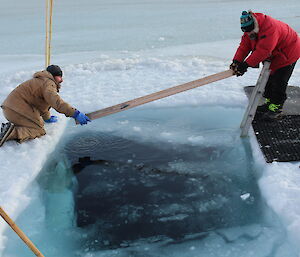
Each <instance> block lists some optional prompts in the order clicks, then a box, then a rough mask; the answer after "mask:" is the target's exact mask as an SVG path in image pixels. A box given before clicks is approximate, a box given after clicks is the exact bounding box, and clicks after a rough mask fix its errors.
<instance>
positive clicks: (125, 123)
mask: <svg viewBox="0 0 300 257" xmlns="http://www.w3.org/2000/svg"><path fill="white" fill-rule="evenodd" d="M128 123H129V121H128V120H122V121H119V124H121V125H127V124H128Z"/></svg>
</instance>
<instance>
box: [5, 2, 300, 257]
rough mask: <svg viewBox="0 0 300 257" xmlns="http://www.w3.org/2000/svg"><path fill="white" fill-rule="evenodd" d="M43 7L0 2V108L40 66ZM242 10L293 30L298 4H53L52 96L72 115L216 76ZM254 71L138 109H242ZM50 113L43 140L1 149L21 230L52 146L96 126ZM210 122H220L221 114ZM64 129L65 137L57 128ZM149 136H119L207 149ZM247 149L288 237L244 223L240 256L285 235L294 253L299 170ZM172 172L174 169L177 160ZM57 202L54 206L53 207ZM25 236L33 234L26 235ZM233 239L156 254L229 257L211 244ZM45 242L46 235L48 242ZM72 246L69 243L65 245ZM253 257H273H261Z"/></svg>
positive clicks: (215, 236)
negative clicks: (248, 245) (54, 119)
mask: <svg viewBox="0 0 300 257" xmlns="http://www.w3.org/2000/svg"><path fill="white" fill-rule="evenodd" d="M44 9H45V6H44V3H43V2H41V1H38V2H37V1H33V0H28V1H21V0H11V1H2V2H1V8H0V21H1V24H2V26H1V27H0V34H1V39H0V79H1V91H0V102H2V101H3V100H4V99H5V97H6V96H7V95H8V94H9V92H10V91H11V90H12V89H13V88H15V87H16V86H17V85H18V84H19V83H21V82H23V81H24V80H27V79H29V78H30V77H31V76H32V74H33V73H34V72H35V71H37V70H40V69H43V65H44V56H43V53H44V13H45V10H44ZM248 9H252V10H253V11H260V12H265V13H266V14H269V15H271V16H273V17H274V18H278V19H281V20H283V21H285V22H287V23H289V24H290V25H291V26H292V27H294V28H295V29H296V30H297V32H298V33H300V23H299V19H300V18H299V10H300V2H299V1H298V0H288V1H286V4H284V6H283V5H282V1H279V0H272V1H271V0H268V1H264V2H261V1H257V0H253V1H251V2H241V1H228V0H218V1H204V0H201V1H196V0H188V1H179V0H163V1H161V0H160V1H159V0H155V1H146V0H145V1H133V0H113V1H106V0H103V1H97V0H90V1H88V2H87V1H71V0H65V1H57V2H55V1H54V24H53V29H54V31H53V45H52V47H53V48H52V62H53V63H56V64H59V65H61V66H62V68H63V70H64V74H65V76H64V83H63V84H62V90H61V96H62V97H63V98H64V99H65V100H66V101H68V102H69V103H71V104H72V105H74V106H75V107H76V108H78V109H79V110H81V111H83V112H91V111H94V110H97V109H101V108H104V107H108V106H111V105H114V104H117V103H120V102H123V101H126V100H131V99H133V98H136V97H140V96H143V95H145V94H149V93H153V92H156V91H159V90H162V89H165V88H168V87H171V86H174V85H178V84H181V83H185V82H188V81H192V80H195V79H199V78H201V77H204V76H207V75H210V74H214V73H217V72H220V71H224V70H226V69H228V65H229V64H230V61H231V58H232V56H233V54H234V52H235V49H236V47H237V45H238V43H239V37H240V36H241V32H240V29H239V24H238V23H239V15H240V12H241V11H242V10H248ZM258 74H259V71H258V70H250V71H249V72H248V73H247V74H245V76H243V77H241V78H236V77H232V78H228V79H226V80H223V81H219V82H216V83H213V84H209V85H206V86H204V87H201V88H198V89H193V90H191V91H188V92H185V93H181V94H179V95H175V96H172V97H168V98H165V99H162V100H159V101H156V102H153V103H150V104H148V105H145V106H143V107H140V108H144V109H147V108H174V107H183V108H184V107H187V106H188V107H193V106H206V107H207V106H211V107H214V106H216V105H217V106H221V107H222V108H223V107H224V108H232V109H236V108H245V106H246V104H247V98H246V96H245V94H244V92H243V86H246V85H253V84H254V83H255V82H256V80H257V77H258ZM299 77H300V67H299V65H298V66H296V68H295V71H294V74H293V76H292V78H291V80H290V84H291V85H295V86H298V85H299ZM53 113H55V112H53ZM209 115H210V114H209V113H207V116H203V119H205V120H206V122H205V123H204V124H203V125H204V126H207V127H208V128H209V127H210V126H213V124H210V123H209ZM58 116H59V122H58V123H57V124H46V130H47V135H46V136H45V137H42V138H40V139H36V140H34V141H30V142H26V143H24V144H21V145H18V144H17V143H15V142H8V143H6V144H5V145H4V146H3V147H2V148H0V164H1V166H0V175H1V178H0V205H1V206H2V207H3V208H4V209H5V210H6V211H7V213H8V214H10V215H11V217H12V218H13V219H18V218H20V214H22V216H23V217H25V218H27V220H28V222H29V224H23V225H24V227H29V228H30V224H31V223H30V219H31V218H34V219H35V220H37V221H40V222H42V220H43V213H44V211H45V210H43V209H42V208H41V207H40V206H39V205H38V204H37V206H34V207H35V209H34V210H35V211H34V212H30V211H29V210H28V209H26V207H27V206H31V205H30V204H32V203H33V202H34V200H35V201H36V199H37V198H38V195H39V191H38V186H37V184H36V181H35V179H36V177H37V176H38V175H39V173H40V171H41V169H42V168H43V166H44V164H45V162H46V160H47V159H48V158H49V156H50V154H51V153H52V152H53V150H54V149H55V147H56V145H57V144H58V143H59V142H62V141H64V138H65V136H66V135H67V134H68V132H69V129H70V128H71V129H70V131H73V132H72V133H74V131H76V130H78V132H79V131H82V132H84V131H89V129H93V128H95V125H92V124H90V125H89V126H86V127H81V126H78V127H76V126H75V125H73V123H72V122H73V121H71V120H68V119H67V118H65V117H64V116H63V115H60V114H58ZM185 118H188V117H182V122H184V119H185ZM0 121H2V122H3V121H5V119H4V117H3V114H2V113H0ZM218 122H220V123H222V122H224V121H222V115H220V119H219V120H218ZM196 124H197V123H195V125H196ZM119 125H120V126H123V125H126V127H129V125H131V123H130V121H129V120H128V119H125V120H121V121H119ZM67 127H68V130H65V128H67ZM106 129H107V130H109V128H106ZM154 129H155V128H154ZM237 129H238V128H237ZM152 132H153V134H151V133H150V132H149V131H147V128H146V127H142V126H140V125H139V124H133V125H132V126H131V131H128V133H131V134H132V135H134V134H143V133H144V134H145V140H148V139H147V136H148V137H151V138H153V136H154V140H155V137H157V138H164V140H165V142H173V141H174V140H178V142H180V143H182V142H183V141H185V142H186V143H189V144H191V145H193V144H195V145H197V144H208V145H209V144H214V143H215V142H211V141H207V137H205V135H204V134H203V135H202V134H201V133H198V134H197V133H194V134H190V135H183V134H181V133H180V132H178V131H172V130H171V129H170V128H168V127H166V128H164V130H159V129H157V131H155V130H154V131H152ZM155 132H159V134H157V133H155ZM210 133H212V132H210ZM216 135H218V134H217V133H216ZM215 140H216V142H222V143H223V144H226V143H230V138H222V137H219V138H218V137H216V138H215ZM226 140H227V141H226ZM250 142H251V146H252V154H253V157H254V162H255V166H257V167H259V177H258V184H259V188H260V191H261V194H262V197H263V198H264V199H265V201H266V203H267V204H268V206H269V207H270V208H271V209H272V210H273V211H274V212H275V214H277V215H278V217H279V219H280V222H281V223H282V224H283V226H284V227H285V228H286V231H287V234H286V235H278V237H277V236H276V235H275V236H274V237H272V238H273V239H272V240H275V243H274V241H271V240H269V241H268V236H269V235H270V233H275V232H274V231H271V230H268V228H265V229H264V230H261V228H260V227H259V226H256V225H255V224H253V225H251V227H249V228H248V229H247V233H248V234H249V235H248V237H249V238H255V237H258V235H259V240H258V241H255V242H256V243H257V245H253V246H252V249H251V251H249V252H247V253H243V256H257V254H256V253H255V251H254V250H255V249H264V246H265V245H264V244H265V242H266V240H267V241H268V244H269V245H272V244H275V245H276V242H277V241H278V242H280V241H281V240H282V238H285V237H286V238H288V239H289V240H290V241H291V243H292V244H293V246H294V247H295V249H297V251H298V256H299V255H300V249H299V248H297V247H299V246H298V243H299V241H300V236H299V235H300V233H299V231H300V207H299V206H300V197H299V193H300V173H299V171H300V170H299V164H300V163H299V162H295V163H272V164H266V163H265V161H264V159H263V156H262V153H261V152H260V150H259V147H258V144H257V141H256V139H255V137H254V135H253V132H252V131H250ZM174 165H177V166H178V163H177V164H176V163H175V164H174ZM240 197H241V198H242V199H243V200H244V201H248V200H249V199H250V198H251V195H248V194H247V192H244V194H241V195H240ZM58 198H59V195H58ZM57 204H61V205H63V204H62V203H59V201H58V203H57ZM67 207H68V206H66V208H67ZM25 218H23V220H24V219H25ZM174 218H184V217H183V216H178V217H174ZM49 222H50V221H49ZM52 222H55V221H52ZM7 230H8V226H7V225H6V224H5V223H4V222H3V221H2V220H1V221H0V256H3V257H9V256H13V255H14V254H15V255H17V253H11V252H6V253H5V248H6V247H7V245H8V244H9V242H8V236H7ZM31 233H33V234H34V233H37V232H36V231H34V229H32V232H31ZM240 234H242V233H241V232H239V228H232V230H230V231H228V230H226V231H216V232H214V233H211V234H209V235H206V236H205V238H204V239H203V240H201V241H197V244H195V241H194V240H191V241H187V242H185V243H184V244H181V245H175V244H174V245H172V244H169V245H167V246H166V247H165V248H164V249H165V253H166V252H168V251H170V252H174V253H176V252H177V250H178V249H177V248H181V250H180V252H184V250H185V253H186V256H238V255H237V254H238V253H241V252H242V251H243V250H244V249H243V248H241V249H233V248H230V247H229V248H227V249H226V251H225V250H224V249H222V248H221V247H220V248H218V247H217V246H218V245H219V246H222V245H224V242H227V241H229V242H230V241H235V240H236V241H240V242H243V240H245V237H244V236H241V237H239V235H240ZM51 236H52V237H53V238H55V235H50V237H51ZM195 236H196V235H195ZM198 236H199V235H198ZM199 237H201V236H199ZM263 238H264V239H263ZM276 240H277V241H276ZM278 244H279V243H278ZM63 246H64V243H63V242H62V243H61V245H60V247H61V248H62V249H63V248H64V247H63ZM204 246H205V248H204ZM209 246H211V247H212V248H213V249H214V251H213V250H211V251H208V250H203V249H209ZM57 247H59V246H57ZM72 247H74V246H70V248H72ZM141 247H143V248H145V249H150V250H149V251H148V252H151V251H152V254H151V253H149V256H157V255H155V253H157V252H156V250H155V247H156V246H151V245H149V246H148V245H147V244H146V243H145V244H144V245H142V246H141V245H139V246H136V248H141ZM286 248H287V246H286V245H283V246H280V247H278V249H277V255H276V256H278V257H285V256H284V255H283V254H284V253H286V252H287V249H286ZM182 249H184V250H182ZM265 249H266V248H265ZM252 250H253V251H252ZM157 251H158V250H157ZM235 251H236V252H235ZM274 251H275V250H274ZM133 252H134V249H133ZM3 253H5V254H3ZM62 253H64V250H62ZM233 253H235V254H236V255H233ZM66 254H67V253H64V256H67V255H66ZM261 254H262V255H261V256H273V255H268V254H272V253H267V252H266V253H263V252H262V253H261ZM263 254H265V255H263ZM81 256H86V257H88V256H133V255H130V252H126V251H125V252H123V253H120V252H114V251H103V252H101V253H99V254H98V255H94V253H88V252H87V253H86V254H85V255H84V254H82V255H81ZM166 256H167V255H166ZM181 256H183V255H181ZM240 256H241V255H240Z"/></svg>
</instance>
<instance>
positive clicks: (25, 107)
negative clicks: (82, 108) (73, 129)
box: [0, 65, 90, 147]
mask: <svg viewBox="0 0 300 257" xmlns="http://www.w3.org/2000/svg"><path fill="white" fill-rule="evenodd" d="M62 82H63V79H62V70H61V69H60V67H59V66H57V65H50V66H48V67H47V69H46V70H43V71H39V72H36V73H35V74H34V75H33V78H32V79H30V80H27V81H25V82H24V83H22V84H20V85H19V86H18V87H17V88H15V89H14V90H13V91H12V92H11V93H10V94H9V95H8V97H7V98H6V99H5V101H4V102H3V103H2V105H1V107H2V109H3V113H4V116H5V118H6V119H7V120H8V121H9V122H8V123H5V124H2V127H1V133H0V147H1V146H2V144H3V143H4V142H6V141H8V140H17V141H18V142H20V143H22V142H24V141H25V140H28V139H33V138H37V137H41V136H43V135H45V134H46V131H45V129H44V122H56V121H57V117H55V116H51V115H50V111H49V110H50V108H51V107H52V108H54V109H55V110H56V111H57V112H59V113H63V114H65V115H66V117H73V118H74V119H76V120H77V121H78V122H79V123H80V124H81V125H83V124H87V122H89V121H90V119H89V118H88V117H87V116H86V115H84V114H83V113H81V112H79V111H78V110H76V109H75V108H74V107H72V106H71V105H69V104H68V103H66V102H65V101H64V100H63V99H62V98H61V97H60V96H59V94H58V92H59V89H60V83H62Z"/></svg>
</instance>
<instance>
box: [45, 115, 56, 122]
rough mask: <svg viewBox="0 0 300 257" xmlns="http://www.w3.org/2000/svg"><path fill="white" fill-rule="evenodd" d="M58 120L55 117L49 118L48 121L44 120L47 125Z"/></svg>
mask: <svg viewBox="0 0 300 257" xmlns="http://www.w3.org/2000/svg"><path fill="white" fill-rule="evenodd" d="M57 120H58V118H57V116H51V117H50V119H49V120H45V122H47V123H54V122H57Z"/></svg>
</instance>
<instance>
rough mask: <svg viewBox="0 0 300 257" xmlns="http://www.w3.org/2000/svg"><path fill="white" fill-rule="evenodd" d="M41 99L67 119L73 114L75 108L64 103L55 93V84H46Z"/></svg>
mask: <svg viewBox="0 0 300 257" xmlns="http://www.w3.org/2000/svg"><path fill="white" fill-rule="evenodd" d="M43 97H44V99H45V101H46V102H47V103H48V104H49V105H50V106H51V107H52V108H54V109H55V110H56V111H57V112H59V113H63V114H65V115H66V116H67V117H71V116H73V115H74V113H75V108H73V107H72V106H71V105H69V104H68V103H66V102H65V101H64V100H63V99H62V98H61V97H60V96H59V94H58V93H57V89H56V85H55V84H52V83H51V84H47V85H45V87H44V90H43ZM45 116H47V115H45ZM43 117H44V115H43Z"/></svg>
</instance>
